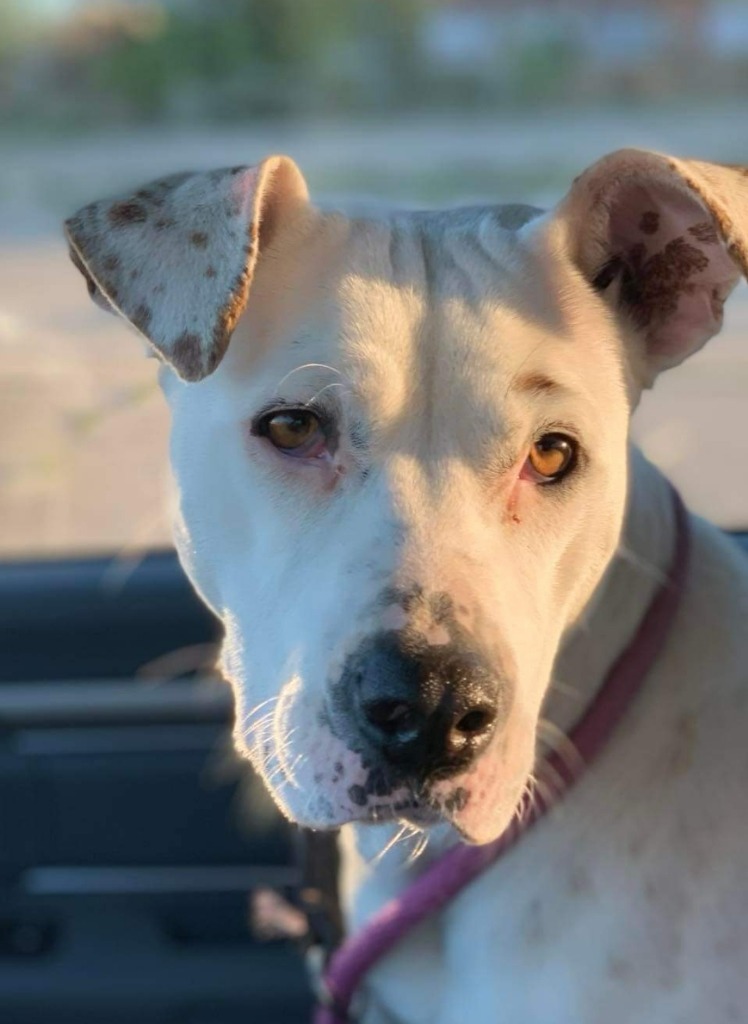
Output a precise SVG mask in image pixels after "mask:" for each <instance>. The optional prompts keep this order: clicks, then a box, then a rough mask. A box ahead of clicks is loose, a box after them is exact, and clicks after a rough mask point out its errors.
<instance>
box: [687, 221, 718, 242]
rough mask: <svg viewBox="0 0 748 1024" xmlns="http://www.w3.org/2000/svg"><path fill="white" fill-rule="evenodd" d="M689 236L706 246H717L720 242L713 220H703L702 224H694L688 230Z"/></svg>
mask: <svg viewBox="0 0 748 1024" xmlns="http://www.w3.org/2000/svg"><path fill="white" fill-rule="evenodd" d="M688 233H689V235H691V236H692V237H693V238H695V239H696V241H697V242H704V243H705V244H706V245H716V244H717V242H719V235H718V233H717V229H716V227H715V226H714V222H713V221H711V220H703V221H702V222H701V223H700V224H694V225H693V226H692V227H690V228H689V229H688Z"/></svg>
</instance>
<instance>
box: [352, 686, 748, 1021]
mask: <svg viewBox="0 0 748 1024" xmlns="http://www.w3.org/2000/svg"><path fill="white" fill-rule="evenodd" d="M671 696H672V695H670V697H671ZM670 697H668V695H667V694H664V695H663V697H662V699H658V698H652V697H650V698H645V700H644V701H643V702H642V705H641V707H640V708H639V709H638V710H637V712H636V713H635V714H634V716H633V717H632V721H631V722H630V723H629V726H628V727H627V728H626V729H625V730H623V731H622V734H621V736H620V737H617V738H616V741H615V743H614V744H613V746H612V749H611V751H610V754H609V756H606V757H605V758H604V760H603V762H602V763H601V764H600V765H599V766H598V768H596V770H595V772H594V773H592V774H591V775H590V776H588V777H587V778H586V779H585V780H584V782H583V783H581V784H580V785H579V786H578V788H577V790H576V791H575V792H574V794H573V796H571V797H570V798H569V799H568V800H567V801H566V802H565V803H564V804H562V805H561V806H560V807H559V808H558V809H557V811H556V812H555V813H554V815H553V816H552V817H551V818H549V819H546V820H545V821H543V822H541V823H540V824H538V825H537V826H536V827H535V831H534V832H531V833H528V834H527V835H525V836H524V837H523V838H522V840H521V841H520V843H519V845H518V846H517V847H515V849H514V850H513V851H512V852H511V853H510V854H508V855H507V856H506V857H505V858H504V859H503V860H502V861H500V862H499V863H497V864H496V865H495V866H494V867H493V868H492V869H491V870H489V871H488V872H487V873H486V874H485V875H483V876H482V877H480V878H479V879H478V880H477V881H476V882H474V883H473V884H472V885H471V886H470V887H469V888H468V889H467V890H466V891H465V892H464V893H463V894H462V895H461V896H460V897H459V898H458V899H457V900H455V901H454V902H453V904H451V905H450V906H449V908H448V909H447V911H446V912H445V913H444V914H442V915H441V917H440V918H438V919H437V920H432V921H430V922H428V923H427V924H426V925H424V926H422V927H421V928H420V929H419V930H418V931H417V932H416V933H414V934H413V935H412V936H410V937H409V938H408V939H406V940H405V941H404V942H403V944H402V945H401V946H400V947H399V948H398V949H397V950H396V951H395V952H393V954H392V955H391V956H390V957H388V959H387V960H386V961H384V962H383V963H382V964H380V966H379V967H378V968H377V969H376V970H375V971H374V972H373V973H372V975H371V977H370V979H369V988H370V991H371V993H372V996H371V1000H372V1005H375V1004H379V1005H380V1006H381V1007H383V1008H386V1009H387V1012H388V1014H389V1016H387V1015H385V1017H384V1018H383V1019H384V1020H389V1019H391V1020H392V1021H401V1022H402V1024H420V1022H429V1024H462V1022H463V1021H465V1020H468V1019H469V1020H470V1021H471V1024H502V1022H504V1021H506V1022H507V1024H600V1021H606V1022H607V1024H624V1022H626V1024H627V1022H629V1021H636V1022H638V1024H655V1022H656V1024H663V1022H673V1024H675V1022H678V1024H689V1022H696V1021H697V1020H701V1019H702V1017H699V1012H700V1011H699V1007H701V1008H702V1009H703V1012H704V1013H706V1014H707V1017H708V1019H709V1020H710V1021H711V1022H714V1024H729V1022H731V1021H733V1020H734V1021H738V1020H742V1019H744V1018H743V1016H742V1013H743V1011H742V1009H740V1008H741V1007H742V1002H741V995H740V993H744V991H745V987H744V979H743V976H742V972H743V970H744V964H745V962H746V957H748V934H747V932H746V928H745V924H744V911H745V894H744V891H745V887H744V880H743V879H742V878H741V870H740V863H741V849H740V846H741V843H744V838H743V837H742V830H741V829H739V828H737V827H736V824H735V819H734V816H733V815H734V809H733V808H732V807H731V805H730V797H729V794H728V793H726V792H725V788H724V777H725V776H724V774H723V773H724V772H725V771H731V772H735V771H736V770H737V771H742V773H743V776H744V777H748V775H747V774H746V770H747V769H748V764H746V758H745V757H744V758H743V760H742V762H741V764H740V765H738V764H732V766H731V767H729V766H728V765H727V764H726V762H725V760H722V761H720V758H719V757H716V758H715V757H714V756H713V753H712V754H711V755H710V754H709V750H710V749H711V750H712V751H713V742H712V739H713V738H711V739H710V737H709V735H708V734H704V729H705V728H706V729H707V730H708V729H709V725H708V723H705V722H704V720H703V719H702V720H701V721H699V722H695V721H694V719H693V718H692V717H691V716H690V714H689V711H688V709H687V708H685V709H684V708H683V707H681V708H680V709H678V707H677V705H676V706H673V705H672V702H671V699H670ZM735 728H737V723H736V725H735ZM728 731H729V730H728ZM722 738H723V741H726V749H732V750H733V751H734V750H736V749H737V746H736V745H735V739H736V738H737V737H733V736H729V735H726V734H725V732H724V729H723V732H722ZM641 751H647V752H648V753H647V755H646V756H641V754H640V752H641ZM396 862H397V858H396V857H393V856H392V855H388V858H386V859H385V862H384V863H381V864H380V865H379V866H378V867H377V868H376V869H375V870H373V871H372V870H371V869H367V868H366V867H365V866H363V865H362V864H361V863H359V864H356V862H355V858H354V861H353V862H350V861H349V864H348V868H347V878H348V888H349V891H350V892H351V893H352V907H353V918H354V920H355V919H359V920H361V919H363V918H365V917H367V916H368V915H369V914H370V913H371V912H372V911H373V910H374V909H376V908H377V907H378V906H380V905H381V904H382V903H383V902H385V901H386V899H388V898H390V897H391V896H392V895H394V893H395V892H397V890H398V888H399V886H400V884H401V882H400V879H401V877H402V872H401V870H400V869H399V868H398V865H397V863H396ZM742 862H743V863H744V849H743V852H742ZM468 1010H469V1011H470V1012H469V1014H468V1012H467V1011H468ZM736 1014H737V1015H736ZM707 1017H703V1019H707ZM371 1019H372V1021H374V1022H377V1017H376V1016H373V1017H372V1018H371ZM364 1021H365V1022H366V1024H368V1021H367V1018H366V1017H365V1018H364Z"/></svg>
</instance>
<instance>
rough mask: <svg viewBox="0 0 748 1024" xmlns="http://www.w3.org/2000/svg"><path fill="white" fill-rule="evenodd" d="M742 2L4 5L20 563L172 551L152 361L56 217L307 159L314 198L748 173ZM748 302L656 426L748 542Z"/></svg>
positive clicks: (6, 539) (0, 4) (0, 277)
mask: <svg viewBox="0 0 748 1024" xmlns="http://www.w3.org/2000/svg"><path fill="white" fill-rule="evenodd" d="M747 99H748V5H746V4H745V3H744V2H741V0H644V2H639V3H637V2H631V3H627V4H625V5H624V4H621V3H618V2H615V0H573V2H560V0H326V2H319V0H221V2H220V3H217V2H210V0H171V2H158V3H157V2H143V0H116V2H114V0H111V2H106V0H0V438H1V439H2V440H1V441H0V523H1V524H2V526H1V529H0V555H5V556H7V557H17V556H42V555H48V554H64V553H66V552H73V551H75V552H82V551H109V552H112V551H122V550H123V549H126V550H127V551H132V550H140V549H144V548H145V549H147V548H150V547H153V546H163V545H168V544H169V527H168V511H167V508H168V503H167V499H166V493H167V485H166V483H165V466H166V460H165V456H164V453H165V438H166V411H165V408H164V407H163V405H162V403H161V402H160V400H159V398H158V396H157V394H156V386H155V365H154V364H153V363H152V362H148V361H145V360H143V358H142V356H141V350H140V346H139V345H138V343H137V342H136V341H135V340H134V339H133V338H132V337H131V336H130V335H129V334H128V331H127V329H126V328H125V327H123V326H122V325H120V324H118V323H117V322H116V321H114V319H112V318H109V317H106V316H102V315H101V313H100V312H99V311H98V310H96V309H95V308H94V307H93V306H92V305H90V304H89V303H88V301H87V297H86V294H85V288H84V285H83V282H82V280H81V279H80V278H79V276H78V275H77V274H76V273H75V272H74V271H73V270H72V268H71V267H70V265H69V264H68V261H67V256H66V254H65V249H64V246H63V243H62V241H61V234H60V220H61V218H62V217H63V216H65V215H66V214H68V213H70V212H71V211H73V210H74V209H75V208H76V207H77V206H78V205H79V204H81V203H83V202H87V201H89V200H91V199H92V198H97V197H99V196H101V195H105V194H107V193H110V192H116V191H117V190H118V189H120V188H126V187H128V186H130V185H137V184H140V183H142V182H143V181H146V180H147V179H149V178H151V177H155V176H157V175H160V174H163V173H166V172H170V171H173V170H178V169H189V168H197V167H215V166H222V165H225V164H236V163H239V162H248V163H252V162H254V161H256V160H258V159H259V158H261V157H262V156H263V155H265V154H267V153H269V152H272V151H277V150H279V151H282V152H286V153H289V154H290V155H292V156H294V157H295V158H296V159H297V160H298V162H299V163H300V164H301V166H302V168H303V170H304V172H305V173H306V175H307V177H308V180H309V182H310V185H311V187H312V190H313V193H314V194H316V195H318V196H320V197H324V196H334V197H336V198H338V197H342V196H345V195H346V194H357V195H360V194H364V195H366V196H372V197H375V198H380V199H392V200H396V201H398V202H401V203H402V202H405V203H407V202H414V203H418V204H425V205H429V204H439V203H447V204H455V203H459V202H460V201H463V200H468V201H472V200H475V199H488V200H493V201H509V200H517V199H519V200H525V201H533V202H540V203H550V202H553V201H554V200H555V199H557V198H558V197H560V195H561V194H563V191H564V190H565V188H566V186H567V185H568V183H569V182H570V180H571V179H572V177H573V176H574V175H575V174H576V173H577V172H578V171H579V170H580V169H581V168H582V167H584V166H585V165H586V164H587V163H589V162H590V161H591V160H593V159H595V158H596V157H598V156H599V155H601V154H602V153H604V152H606V151H607V150H610V149H614V148H617V147H619V146H623V145H631V144H633V145H642V146H652V147H656V148H660V149H665V150H672V151H673V152H676V153H678V154H682V155H698V156H701V157H705V158H710V159H715V160H721V161H728V162H741V161H743V162H746V163H748V102H746V100H747ZM747 320H748V306H747V305H746V301H745V293H744V292H741V294H740V295H739V296H738V295H736V296H735V297H734V298H733V300H732V302H731V304H730V306H729V309H728V318H727V325H726V329H725V332H724V334H723V336H722V337H721V338H720V339H719V340H717V341H716V342H713V343H712V345H711V346H710V347H709V349H708V351H706V352H704V353H703V354H702V355H701V356H699V357H698V358H697V359H695V360H693V361H691V362H690V363H688V364H687V365H686V366H684V367H683V368H682V369H680V370H678V371H676V372H674V373H672V374H670V375H669V376H668V378H667V379H663V380H662V381H661V382H660V384H658V387H657V393H656V396H655V398H654V399H653V400H651V401H650V400H649V399H648V400H647V401H646V402H645V405H644V408H643V409H642V410H641V413H640V414H639V416H638V421H637V425H636V430H637V434H638V436H639V437H640V438H641V439H642V441H643V443H644V446H645V448H646V449H647V451H648V452H649V453H650V454H651V456H652V457H653V458H655V459H656V460H657V461H658V462H660V463H661V464H662V465H663V466H664V467H665V468H666V469H667V470H668V471H669V472H671V473H672V475H673V476H674V478H675V479H676V480H677V482H678V483H679V484H680V485H681V486H682V487H683V490H684V491H685V493H686V495H687V496H688V498H689V499H690V500H691V502H692V504H693V505H694V506H695V507H696V508H697V509H699V510H700V511H703V512H704V513H706V514H708V515H710V516H712V517H715V518H716V519H718V520H719V521H720V522H722V523H723V524H725V525H730V526H741V525H746V524H748V475H746V474H744V473H742V472H740V470H741V469H742V462H743V456H744V450H745V449H744V441H743V436H742V431H741V426H742V415H741V414H742V410H743V408H744V402H745V398H746V395H748V387H747V385H748V345H743V344H741V335H742V334H743V333H744V329H745V327H746V326H747Z"/></svg>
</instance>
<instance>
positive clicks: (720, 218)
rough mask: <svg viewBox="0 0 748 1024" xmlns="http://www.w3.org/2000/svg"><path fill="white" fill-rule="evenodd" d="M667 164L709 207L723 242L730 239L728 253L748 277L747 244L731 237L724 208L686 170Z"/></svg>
mask: <svg viewBox="0 0 748 1024" xmlns="http://www.w3.org/2000/svg"><path fill="white" fill-rule="evenodd" d="M668 163H669V164H670V166H671V167H672V168H673V169H674V170H675V171H676V172H677V173H678V174H679V175H680V176H681V178H683V180H684V181H685V182H686V184H687V185H688V186H689V188H691V189H693V191H694V192H695V193H696V195H698V196H700V197H701V199H702V200H703V201H704V202H705V203H706V205H707V206H708V207H709V212H710V213H711V215H712V217H713V218H714V221H715V223H716V224H717V227H718V229H719V233H720V235H721V236H722V238H723V239H724V240H725V241H727V240H728V239H730V241H729V243H728V247H727V251H728V253H729V254H730V256H731V258H732V259H733V260H735V262H736V263H737V265H738V266H739V267H740V269H741V270H742V272H743V274H745V275H746V277H748V242H747V241H746V240H745V239H742V238H741V239H735V238H734V237H733V235H734V224H733V221H732V217H731V216H730V214H729V213H728V212H727V210H726V209H725V208H724V206H723V205H722V203H721V202H720V200H719V198H718V196H716V195H715V194H714V193H713V192H712V190H711V189H707V190H705V189H704V186H703V184H702V183H701V182H700V181H699V180H697V179H695V178H693V177H692V176H691V174H689V172H688V170H687V169H686V168H683V167H678V166H677V164H675V163H674V162H672V161H668Z"/></svg>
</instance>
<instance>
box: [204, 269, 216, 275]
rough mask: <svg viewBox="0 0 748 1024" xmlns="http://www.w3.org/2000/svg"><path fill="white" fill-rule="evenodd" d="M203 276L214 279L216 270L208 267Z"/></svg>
mask: <svg viewBox="0 0 748 1024" xmlns="http://www.w3.org/2000/svg"><path fill="white" fill-rule="evenodd" d="M205 276H206V277H215V276H216V268H215V267H208V269H207V270H206V271H205Z"/></svg>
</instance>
